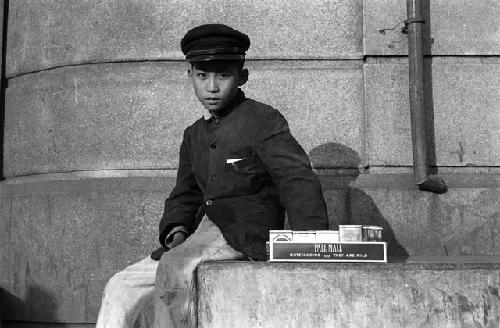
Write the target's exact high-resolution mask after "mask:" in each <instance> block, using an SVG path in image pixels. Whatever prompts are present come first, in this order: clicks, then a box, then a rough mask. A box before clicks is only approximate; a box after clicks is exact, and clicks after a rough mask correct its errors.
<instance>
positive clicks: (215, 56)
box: [186, 54, 245, 63]
mask: <svg viewBox="0 0 500 328" xmlns="http://www.w3.org/2000/svg"><path fill="white" fill-rule="evenodd" d="M243 59H245V55H240V54H204V55H196V56H191V57H189V58H186V61H187V62H188V63H196V62H205V61H212V60H243Z"/></svg>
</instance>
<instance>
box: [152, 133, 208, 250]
mask: <svg viewBox="0 0 500 328" xmlns="http://www.w3.org/2000/svg"><path fill="white" fill-rule="evenodd" d="M187 131H188V129H186V131H185V132H184V138H183V140H182V144H181V147H180V152H179V170H178V171H177V179H176V183H175V187H174V189H173V190H172V192H171V193H170V196H169V197H168V198H167V199H166V200H165V208H164V211H163V216H162V218H161V221H160V227H159V232H160V238H159V239H160V244H161V245H162V246H164V247H165V246H169V244H170V243H171V242H172V241H173V238H174V236H175V235H177V234H178V233H185V234H186V235H188V234H189V233H191V232H192V231H193V230H194V229H195V227H194V221H195V220H194V218H195V215H196V213H197V212H198V209H199V208H200V206H201V205H202V203H203V195H202V192H201V190H200V188H199V186H198V184H197V182H196V179H195V177H194V175H193V171H192V168H191V160H190V155H189V154H190V149H189V144H188V142H187ZM170 246H171V245H170Z"/></svg>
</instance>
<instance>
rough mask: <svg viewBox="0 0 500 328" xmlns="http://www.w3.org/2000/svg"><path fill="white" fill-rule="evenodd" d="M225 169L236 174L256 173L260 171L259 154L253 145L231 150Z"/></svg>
mask: <svg viewBox="0 0 500 328" xmlns="http://www.w3.org/2000/svg"><path fill="white" fill-rule="evenodd" d="M224 171H226V172H232V173H236V174H255V173H258V172H259V171H260V165H259V161H258V158H257V155H256V154H255V152H254V151H253V149H252V147H250V146H245V147H242V148H238V149H234V150H229V152H228V155H227V157H226V164H225V166H224Z"/></svg>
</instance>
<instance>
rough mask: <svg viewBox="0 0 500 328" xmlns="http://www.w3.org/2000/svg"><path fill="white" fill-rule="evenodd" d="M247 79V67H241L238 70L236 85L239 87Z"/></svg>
mask: <svg viewBox="0 0 500 328" xmlns="http://www.w3.org/2000/svg"><path fill="white" fill-rule="evenodd" d="M247 81H248V69H246V68H243V69H241V71H240V79H239V81H238V86H239V87H241V86H242V85H243V84H245V83H247Z"/></svg>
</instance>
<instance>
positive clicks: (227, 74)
mask: <svg viewBox="0 0 500 328" xmlns="http://www.w3.org/2000/svg"><path fill="white" fill-rule="evenodd" d="M230 76H231V75H230V74H229V73H219V78H220V79H223V80H225V79H228V78H229V77H230Z"/></svg>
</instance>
